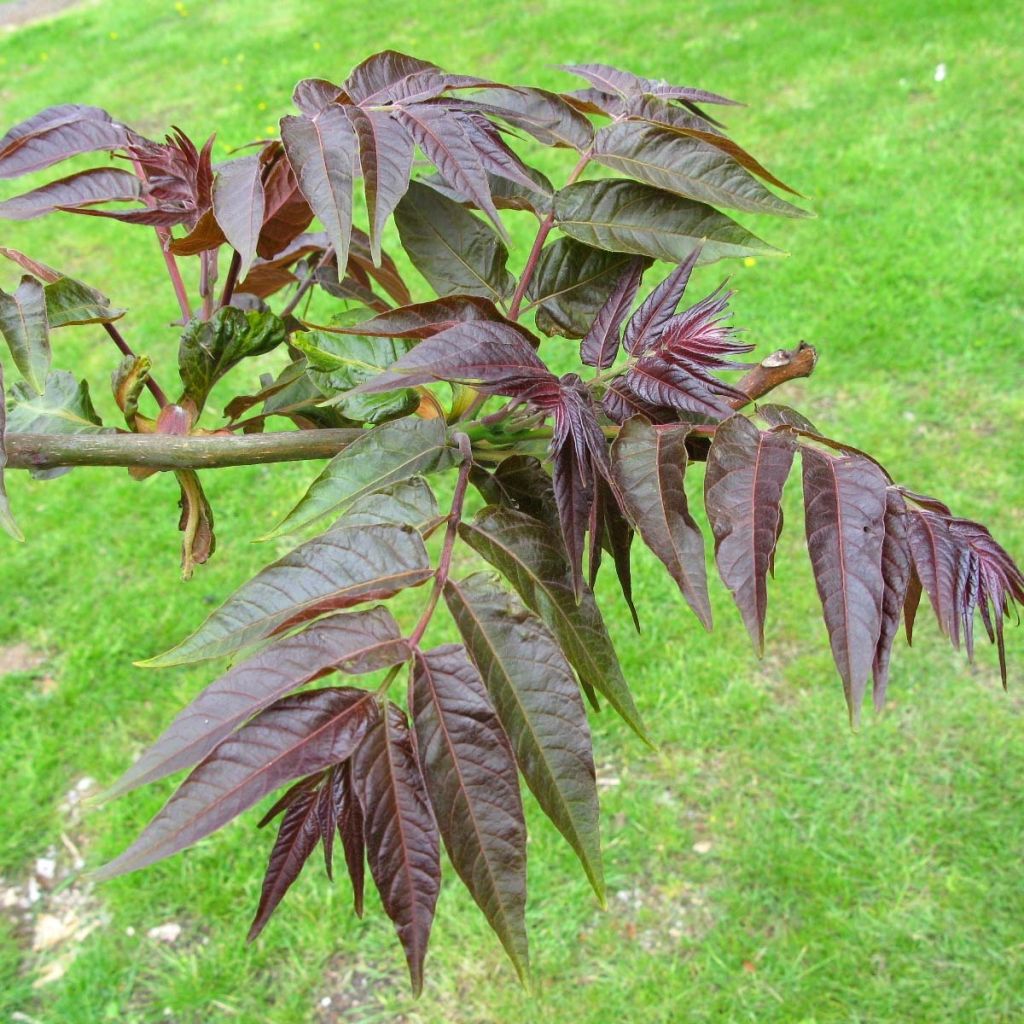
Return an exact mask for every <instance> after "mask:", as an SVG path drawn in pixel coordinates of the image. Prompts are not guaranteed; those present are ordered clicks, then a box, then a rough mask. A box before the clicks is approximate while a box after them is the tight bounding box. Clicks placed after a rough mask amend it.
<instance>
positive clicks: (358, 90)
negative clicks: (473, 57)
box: [345, 50, 446, 107]
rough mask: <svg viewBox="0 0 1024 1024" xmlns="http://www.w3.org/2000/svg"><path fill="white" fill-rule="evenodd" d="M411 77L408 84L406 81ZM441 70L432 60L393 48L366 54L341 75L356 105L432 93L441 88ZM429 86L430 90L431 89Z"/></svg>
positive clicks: (372, 104) (442, 88) (434, 93)
mask: <svg viewBox="0 0 1024 1024" xmlns="http://www.w3.org/2000/svg"><path fill="white" fill-rule="evenodd" d="M409 79H412V80H413V81H412V86H411V88H410V84H409V82H408V80H409ZM445 85H446V82H445V76H444V72H442V71H441V69H440V68H439V67H438V66H437V65H436V64H430V63H428V62H427V61H425V60H419V59H418V58H416V57H410V56H408V55H407V54H404V53H399V52H398V51H397V50H383V51H382V52H380V53H375V54H373V56H372V57H367V58H366V60H364V61H363V62H362V63H361V64H359V65H358V66H357V67H355V68H354V69H353V70H352V73H351V74H350V75H349V76H348V78H346V79H345V90H346V91H347V92H348V94H349V96H351V97H352V99H353V100H354V101H355V102H356V103H358V104H360V106H364V107H366V106H380V105H383V104H386V103H392V102H395V101H396V100H399V99H405V98H407V97H408V96H410V95H413V94H414V93H413V92H412V91H411V89H412V90H416V95H419V94H420V93H429V94H430V95H434V96H436V95H437V94H438V93H440V92H443V91H444V88H445ZM431 89H433V90H434V91H433V92H431Z"/></svg>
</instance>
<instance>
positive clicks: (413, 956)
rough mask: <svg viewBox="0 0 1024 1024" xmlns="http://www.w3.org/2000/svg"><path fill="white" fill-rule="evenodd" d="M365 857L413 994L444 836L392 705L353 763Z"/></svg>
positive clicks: (417, 983)
mask: <svg viewBox="0 0 1024 1024" xmlns="http://www.w3.org/2000/svg"><path fill="white" fill-rule="evenodd" d="M352 772H353V779H354V783H355V787H354V788H355V790H356V792H357V793H358V795H359V803H360V807H361V808H362V812H363V818H364V824H363V833H364V835H365V837H366V857H367V860H368V861H369V864H370V874H371V875H373V880H374V882H375V883H376V885H377V890H378V892H379V893H380V898H381V903H383V904H384V910H385V912H386V913H387V915H388V917H390V918H391V920H392V921H394V923H395V929H396V931H397V932H398V938H399V940H400V941H401V943H402V947H403V948H404V950H405V958H406V960H407V961H408V964H409V977H410V979H411V981H412V988H413V993H414V995H419V994H420V992H421V991H422V989H423V960H424V957H425V956H426V954H427V943H428V942H429V940H430V927H431V925H432V924H433V921H434V908H435V906H436V905H437V894H438V890H439V889H440V887H441V860H440V842H439V839H438V834H437V825H436V824H435V822H434V815H433V812H432V811H431V809H430V804H429V802H428V799H427V793H426V787H425V786H424V783H423V776H422V774H421V773H420V767H419V764H418V763H417V760H416V753H415V749H414V746H413V740H412V736H411V735H410V733H409V728H408V725H407V724H406V719H405V715H404V714H403V713H402V711H401V710H400V709H399V708H397V707H396V706H395V705H394V704H389V705H388V707H387V711H386V712H385V713H384V714H383V715H381V716H380V717H379V718H378V720H377V723H376V725H375V726H374V727H373V728H372V729H371V730H370V731H369V733H368V734H367V736H366V739H365V740H364V741H363V743H362V744H361V745H360V747H359V749H358V751H356V756H355V759H354V761H353V764H352Z"/></svg>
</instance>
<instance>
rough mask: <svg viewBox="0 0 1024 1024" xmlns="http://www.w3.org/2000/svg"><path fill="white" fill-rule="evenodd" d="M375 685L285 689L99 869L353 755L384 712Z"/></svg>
mask: <svg viewBox="0 0 1024 1024" xmlns="http://www.w3.org/2000/svg"><path fill="white" fill-rule="evenodd" d="M377 717H378V716H377V701H376V699H375V698H374V695H373V694H372V693H370V692H369V691H367V690H357V689H354V688H352V687H331V688H325V689H322V690H309V691H307V692H305V693H297V694H294V695H293V696H291V697H285V698H283V699H282V700H279V701H277V702H276V703H275V704H273V705H271V706H270V707H269V708H267V709H266V710H265V711H263V712H261V713H260V714H259V715H257V716H256V718H254V719H253V720H252V721H251V722H248V723H247V724H246V725H243V726H242V728H241V729H239V730H238V731H237V732H236V733H233V734H232V735H231V736H229V737H228V738H227V739H225V740H223V741H222V742H221V743H220V744H218V746H217V747H215V748H214V750H213V752H212V753H211V754H210V755H209V756H208V757H207V758H206V759H205V760H204V761H202V762H201V763H200V764H199V765H198V766H197V767H196V768H195V769H194V770H193V771H192V772H191V773H190V774H189V776H188V777H187V778H186V779H185V781H184V782H183V783H182V784H181V785H180V786H179V787H178V789H177V791H176V792H175V794H174V795H173V796H172V797H171V799H170V800H168V801H167V803H166V804H165V805H164V807H163V809H162V810H161V811H160V812H159V813H158V814H157V816H156V817H155V818H154V819H153V820H152V821H151V822H150V823H149V824H148V825H147V826H146V828H145V829H144V830H143V832H142V834H141V835H140V836H139V838H138V839H136V840H135V842H134V843H132V845H131V846H130V847H128V849H127V850H125V851H124V853H122V854H121V855H120V856H119V857H116V858H115V859H114V860H112V861H110V863H108V864H105V865H103V867H101V868H100V869H99V871H97V872H96V877H97V878H100V879H106V878H113V877H115V876H116V875H122V874H124V873H125V872H127V871H137V870H138V869H139V868H143V867H146V866H147V865H148V864H153V863H155V862H156V861H158V860H163V858H164V857H169V856H171V854H174V853H177V852H178V851H179V850H183V849H185V847H186V846H191V845H192V844H193V843H196V842H198V841H199V840H200V839H202V838H203V837H204V836H208V835H209V834H210V833H211V832H215V831H216V830H217V829H219V828H220V827H221V826H222V825H226V824H227V823H228V822H229V821H231V820H232V818H236V817H237V816H238V815H239V814H241V813H242V812H243V811H244V810H246V809H248V808H249V807H251V806H252V805H253V804H254V803H256V801H257V800H261V799H262V798H263V797H265V796H266V795H267V794H268V793H270V792H273V790H275V789H276V788H277V787H278V786H280V785H282V784H283V783H285V782H289V781H291V780H292V779H297V778H299V777H300V776H303V775H309V774H311V773H312V772H315V771H319V770H320V769H321V768H326V767H327V766H328V765H331V764H334V763H336V762H338V761H344V760H345V758H347V757H349V756H351V754H352V753H353V752H354V750H355V749H356V747H357V746H358V745H359V742H360V740H362V738H363V736H364V735H366V732H367V729H368V728H369V727H370V726H371V725H372V724H373V722H374V720H375V719H376V718H377Z"/></svg>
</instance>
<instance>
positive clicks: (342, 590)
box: [144, 524, 431, 668]
mask: <svg viewBox="0 0 1024 1024" xmlns="http://www.w3.org/2000/svg"><path fill="white" fill-rule="evenodd" d="M430 575H431V570H430V560H429V559H428V557H427V552H426V548H424V546H423V540H422V539H421V538H420V535H419V534H418V533H417V532H415V531H414V530H411V529H408V528H403V527H400V526H390V525H386V524H382V525H380V526H344V525H343V526H338V527H335V528H334V529H332V530H329V531H328V532H327V533H323V534H321V535H320V536H318V537H314V538H313V539H312V540H309V541H306V543H305V544H300V545H299V547H297V548H295V550H294V551H291V552H290V553H289V554H287V555H285V556H284V558H281V559H279V560H278V561H276V562H274V563H273V564H271V565H269V566H267V568H265V569H263V570H261V571H260V572H259V573H257V574H256V575H255V576H254V577H253V578H252V579H251V580H249V581H248V582H247V583H243V584H242V586H241V587H239V589H238V590H236V591H235V593H234V594H233V595H232V596H231V597H229V598H228V599H227V601H226V602H225V603H224V604H223V605H221V607H220V608H219V609H217V611H215V612H214V613H213V614H212V615H210V617H209V618H208V619H207V620H206V621H205V622H204V623H203V624H202V625H201V626H200V627H199V629H198V630H196V632H195V633H193V634H192V635H191V636H189V637H187V638H186V639H185V640H183V641H182V642H181V643H179V644H177V645H176V646H175V647H172V648H171V649H170V650H169V651H167V652H166V653H165V654H161V655H159V656H158V657H156V658H152V659H150V660H149V661H147V662H145V663H144V664H145V665H147V666H150V667H154V668H157V667H164V666H167V665H183V664H186V663H188V662H192V661H205V660H206V659H208V658H216V657H220V656H221V655H224V654H230V653H232V652H233V651H236V650H238V649H239V648H242V647H247V646H248V645H249V644H252V643H255V642H256V641H257V640H261V639H263V638H265V637H268V636H271V635H272V634H273V633H275V632H278V631H280V630H282V629H285V628H287V627H289V626H290V625H294V624H297V623H299V622H302V621H304V620H306V619H309V618H312V617H314V616H316V615H320V614H323V613H325V612H328V611H334V610H337V609H341V608H349V607H351V606H352V605H354V604H359V603H361V602H364V601H380V600H384V599H385V598H388V597H390V596H391V595H392V594H395V593H397V592H398V591H399V590H403V589H405V588H406V587H415V586H418V585H419V584H421V583H423V582H424V581H426V580H427V579H428V578H429V577H430Z"/></svg>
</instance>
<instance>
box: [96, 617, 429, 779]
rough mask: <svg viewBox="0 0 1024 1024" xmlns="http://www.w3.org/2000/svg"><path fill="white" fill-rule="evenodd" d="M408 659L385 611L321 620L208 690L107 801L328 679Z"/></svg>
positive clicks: (188, 761)
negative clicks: (334, 674)
mask: <svg viewBox="0 0 1024 1024" xmlns="http://www.w3.org/2000/svg"><path fill="white" fill-rule="evenodd" d="M409 657H410V652H409V648H408V645H407V644H406V643H405V641H404V640H403V639H402V637H401V635H400V633H399V629H398V624H397V623H396V622H395V620H394V618H393V617H392V615H391V613H390V612H389V611H388V610H387V609H386V608H384V607H377V608H370V609H367V610H365V611H357V612H348V613H343V614H339V615H330V616H327V617H326V618H323V619H318V620H317V621H316V622H313V623H312V624H311V625H309V626H308V627H306V629H304V630H303V631H302V632H300V633H296V634H295V635H294V636H288V637H284V638H282V639H278V640H275V641H274V642H273V643H271V644H269V645H268V646H267V647H265V648H263V650H261V651H259V652H257V653H256V654H254V655H252V656H251V657H250V658H247V659H246V660H245V661H242V662H240V663H239V664H238V665H235V666H234V667H233V668H231V669H230V670H229V671H227V672H225V673H224V675H222V676H221V677H220V678H219V679H217V680H215V681H214V682H212V683H210V685H209V686H207V687H206V689H205V690H203V691H202V693H200V694H199V695H198V696H197V697H196V698H195V699H194V700H193V701H192V702H191V703H190V704H189V705H188V707H186V708H185V709H184V710H182V711H180V712H179V713H178V715H177V717H176V718H175V719H174V721H173V722H172V723H171V724H170V725H169V726H168V727H167V729H166V730H165V731H164V733H163V734H162V735H161V736H160V738H159V739H158V740H157V741H156V742H155V743H154V744H153V745H152V746H151V747H149V748H148V749H147V750H146V751H145V752H144V753H143V754H142V756H141V757H140V758H139V759H138V761H136V762H135V764H134V765H132V767H131V768H130V769H129V770H128V771H127V772H125V774H124V775H123V776H121V778H120V779H119V780H118V781H117V782H116V783H115V784H114V785H113V786H112V787H111V788H110V790H108V792H107V793H106V796H108V797H110V796H117V795H119V794H121V793H125V792H127V791H128V790H131V789H135V787H136V786H141V785H143V784H144V783H148V782H153V781H155V780H156V779H162V778H163V777H164V776H166V775H170V774H172V773H173V772H176V771H179V770H180V769H182V768H188V767H190V766H191V765H194V764H196V763H197V762H199V761H201V760H202V759H203V758H204V757H206V755H207V754H209V753H210V751H211V750H213V748H214V747H216V746H217V744H218V743H220V741H221V740H223V739H224V738H225V737H226V736H228V735H230V733H232V732H233V731H234V730H235V729H236V728H237V727H238V726H240V725H241V724H242V723H243V722H245V721H246V719H248V718H250V717H252V716H253V715H254V714H256V713H257V712H259V711H262V710H263V709H264V708H265V707H267V706H268V705H270V704H272V703H273V702H274V701H275V700H278V699H279V698H280V697H283V696H285V695H286V694H288V693H290V692H291V691H292V690H296V689H298V688H299V687H300V686H304V685H305V684H306V683H308V682H311V681H312V680H314V679H318V678H319V677H320V676H322V675H323V674H324V673H326V672H330V671H333V670H335V669H336V670H338V671H341V672H346V673H351V674H361V673H365V672H375V671H377V670H378V669H382V668H387V667H389V666H391V665H398V664H401V663H402V662H403V661H406V660H408V658H409Z"/></svg>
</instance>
